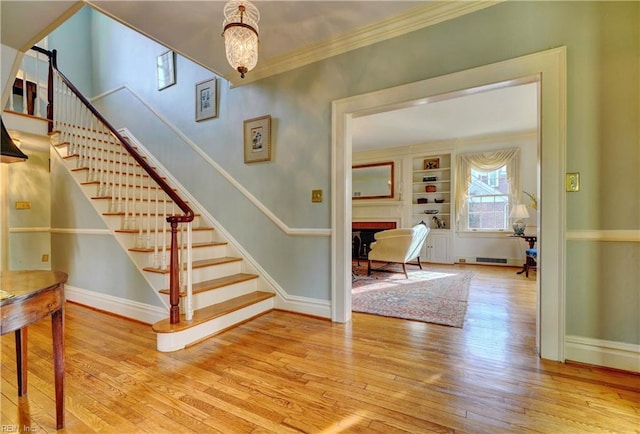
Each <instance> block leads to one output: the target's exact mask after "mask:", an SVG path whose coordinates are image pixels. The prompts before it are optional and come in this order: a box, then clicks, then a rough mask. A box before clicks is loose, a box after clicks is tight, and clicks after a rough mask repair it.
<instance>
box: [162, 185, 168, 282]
mask: <svg viewBox="0 0 640 434" xmlns="http://www.w3.org/2000/svg"><path fill="white" fill-rule="evenodd" d="M162 202H163V212H162V214H163V215H162V219H163V220H164V222H163V224H162V267H161V268H162V269H163V270H166V269H167V225H168V223H167V195H166V194H164V195H163V199H162Z"/></svg>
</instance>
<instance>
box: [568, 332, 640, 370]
mask: <svg viewBox="0 0 640 434" xmlns="http://www.w3.org/2000/svg"><path fill="white" fill-rule="evenodd" d="M565 358H566V359H567V360H573V361H575V362H580V363H588V364H590V365H597V366H606V367H608V368H614V369H622V370H625V371H631V372H640V345H635V344H627V343H624V342H615V341H605V340H601V339H593V338H586V337H582V336H572V335H567V336H566V337H565Z"/></svg>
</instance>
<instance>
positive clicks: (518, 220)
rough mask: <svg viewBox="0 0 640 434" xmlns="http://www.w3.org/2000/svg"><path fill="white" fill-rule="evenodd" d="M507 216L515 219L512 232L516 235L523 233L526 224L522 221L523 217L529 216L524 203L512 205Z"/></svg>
mask: <svg viewBox="0 0 640 434" xmlns="http://www.w3.org/2000/svg"><path fill="white" fill-rule="evenodd" d="M509 217H511V218H513V219H515V220H514V221H513V233H514V234H516V235H522V234H524V230H525V229H526V227H527V225H526V223H525V222H524V219H526V218H529V211H527V206H526V205H524V204H518V205H516V206H514V207H513V209H512V210H511V213H510V214H509Z"/></svg>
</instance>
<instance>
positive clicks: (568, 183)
mask: <svg viewBox="0 0 640 434" xmlns="http://www.w3.org/2000/svg"><path fill="white" fill-rule="evenodd" d="M565 188H566V190H567V191H568V192H573V191H580V173H578V172H574V173H567V175H566V178H565Z"/></svg>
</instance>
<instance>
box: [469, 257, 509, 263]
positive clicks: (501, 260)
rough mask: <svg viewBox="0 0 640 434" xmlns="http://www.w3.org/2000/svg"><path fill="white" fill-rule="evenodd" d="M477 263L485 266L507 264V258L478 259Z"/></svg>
mask: <svg viewBox="0 0 640 434" xmlns="http://www.w3.org/2000/svg"><path fill="white" fill-rule="evenodd" d="M476 262H479V263H485V264H506V263H507V259H506V258H476Z"/></svg>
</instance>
